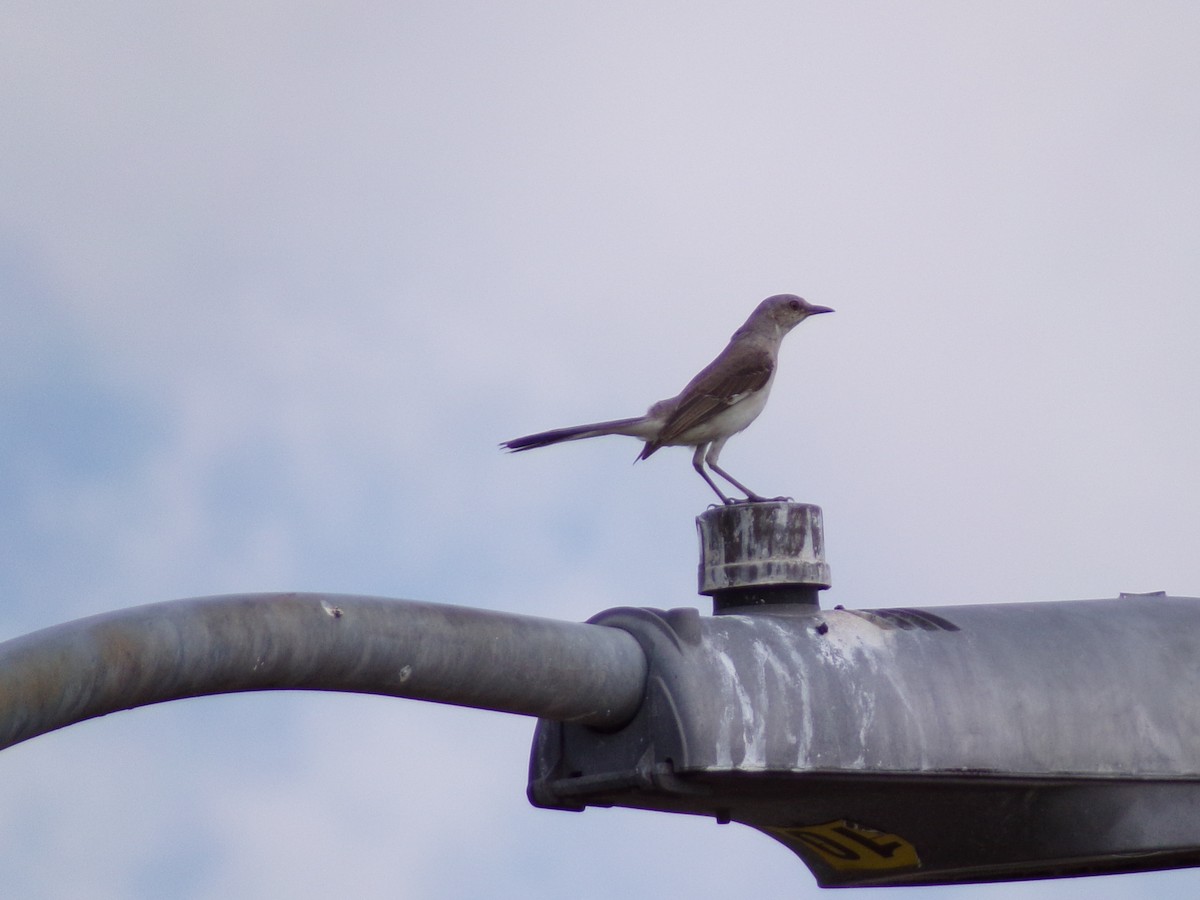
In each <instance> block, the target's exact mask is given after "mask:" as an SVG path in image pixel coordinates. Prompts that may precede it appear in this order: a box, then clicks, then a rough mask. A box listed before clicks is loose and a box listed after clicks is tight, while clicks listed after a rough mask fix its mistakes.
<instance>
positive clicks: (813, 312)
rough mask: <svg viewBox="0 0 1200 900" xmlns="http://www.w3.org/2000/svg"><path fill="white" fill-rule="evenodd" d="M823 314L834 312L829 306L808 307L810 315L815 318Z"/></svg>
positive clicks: (810, 305) (811, 305)
mask: <svg viewBox="0 0 1200 900" xmlns="http://www.w3.org/2000/svg"><path fill="white" fill-rule="evenodd" d="M823 312H833V310H832V309H830V308H829V307H828V306H814V305H813V304H811V303H810V304H809V305H808V314H809V315H810V316H815V315H816V314H817V313H823Z"/></svg>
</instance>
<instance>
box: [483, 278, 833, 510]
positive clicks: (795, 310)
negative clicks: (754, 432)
mask: <svg viewBox="0 0 1200 900" xmlns="http://www.w3.org/2000/svg"><path fill="white" fill-rule="evenodd" d="M828 312H833V310H832V309H830V308H829V307H827V306H816V305H814V304H811V303H809V302H808V301H806V300H804V299H803V298H802V297H797V296H796V295H795V294H776V295H775V296H773V297H768V298H767V299H766V300H764V301H763V302H762V303H760V304H758V306H757V307H756V308H755V310H754V312H752V313H751V314H750V318H748V319H747V320H746V322H745V324H743V325H742V327H741V328H739V329H738V330H737V331H735V332H734V333H733V336H732V337H731V338H730V339H729V344H728V345H727V346H726V347H725V349H724V350H722V351H721V353H720V355H718V356H717V358H716V359H714V360H713V361H712V362H711V363H709V364H708V365H707V366H705V367H704V369H703V370H701V372H700V373H699V374H698V375H697V376H696V377H695V378H693V379H692V380H691V381H689V382H688V383H687V385H686V386H685V387H684V389H683V390H682V391H680V392H679V394H677V395H676V396H674V397H671V398H670V399H668V400H660V401H659V402H658V403H655V404H654V405H653V406H651V407H650V409H648V410H647V411H646V414H645V415H643V416H635V417H633V418H630V419H613V420H612V421H609V422H593V423H591V424H589V425H574V426H571V427H568V428H555V429H553V430H551V431H541V432H538V433H537V434H530V435H526V436H524V437H519V438H513V439H512V440H510V441H505V442H504V443H503V444H501V445H500V446H501V447H504V448H506V449H508V450H511V451H513V452H517V451H521V450H532V449H534V448H535V447H546V446H549V445H550V444H558V443H562V442H563V441H578V440H582V439H583V438H591V437H599V436H601V435H606V434H621V435H628V436H629V437H636V438H640V439H641V440H643V441H645V442H646V443H645V446H644V447H642V452H641V453H640V454H638V459H646V458H647V457H649V456H650V455H651V454H653V453H655V452H656V451H657V450H658V449H659V448H660V447H695V448H696V452H695V453H694V454H693V456H692V466H693V467H694V468H695V469H696V471H697V472H699V473H700V477H701V478H703V479H704V480H705V481H706V482H707V483H708V486H709V487H711V488H712V489H713V490H714V491H715V492H716V494H717V496H718V497H720V498H721V501H722V502H724V503H733V502H735V501H733V500H731V499H730V498H729V497H727V496H726V495H725V494H724V493H723V492H722V491H721V489H720V488H719V487H717V485H716V482H714V481H713V480H712V478H711V477H709V475H708V473H707V472H706V471H705V468H704V467H705V465H707V466H708V468H710V469H712V470H713V471H714V472H716V473H717V474H718V475H720V476H721V477H722V478H724V479H725V480H726V481H728V482H729V483H730V484H732V485H733V486H734V487H736V488H737V489H738V490H740V491H741V492H742V493H744V494H745V495H746V499H747V500H753V501H760V500H765V499H766V498H765V497H761V496H759V495H758V494H756V493H754V492H753V491H751V490H750V489H749V488H747V487H746V486H745V485H743V484H741V483H740V482H738V481H737V480H736V479H734V478H733V476H731V475H730V474H729V473H728V472H726V471H724V470H723V469H722V468H721V467H720V466H719V465H718V464H717V461H718V459H719V458H720V455H721V449H722V448H723V447H724V446H725V442H726V441H727V440H729V438H731V437H732V436H733V435H735V434H737V433H738V432H739V431H742V430H743V429H745V428H746V427H747V426H748V425H749V424H750V423H751V422H753V421H754V420H755V419H756V418H758V414H759V413H761V412H762V410H763V407H764V406H765V405H766V403H767V397H768V396H769V395H770V391H771V385H772V383H773V382H774V380H775V368H776V364H777V360H778V358H779V347H780V344H781V343H782V342H783V338H784V336H785V335H786V334H787V333H788V332H789V331H791V330H792V329H793V328H795V327H796V326H797V325H799V324H800V323H801V322H803V321H804V320H805V319H807V318H808V317H809V316H813V315H817V314H819V313H828Z"/></svg>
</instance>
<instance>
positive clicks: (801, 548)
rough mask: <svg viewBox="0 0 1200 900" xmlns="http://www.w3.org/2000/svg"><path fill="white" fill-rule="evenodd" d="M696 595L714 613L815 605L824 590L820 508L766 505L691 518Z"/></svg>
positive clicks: (714, 510) (785, 503) (731, 508)
mask: <svg viewBox="0 0 1200 900" xmlns="http://www.w3.org/2000/svg"><path fill="white" fill-rule="evenodd" d="M696 529H697V531H698V532H699V534H700V593H701V594H705V595H707V596H711V597H713V598H714V606H715V609H716V611H718V612H719V611H721V610H722V609H724V608H728V607H732V606H754V605H763V604H767V603H796V602H799V603H805V604H809V605H811V604H815V603H816V592H817V591H818V590H824V589H825V588H827V587H829V585H830V577H829V565H828V564H827V563H826V562H825V534H824V525H823V521H822V517H821V507H819V506H814V505H813V504H811V503H792V502H790V501H772V502H767V503H732V504H728V505H726V506H716V507H713V508H712V509H709V510H707V511H706V512H704V513H703V514H702V515H700V516H697V517H696Z"/></svg>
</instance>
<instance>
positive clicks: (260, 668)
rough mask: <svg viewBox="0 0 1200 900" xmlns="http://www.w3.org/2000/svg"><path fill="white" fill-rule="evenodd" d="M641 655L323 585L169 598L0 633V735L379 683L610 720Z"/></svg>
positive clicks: (629, 688) (501, 617) (633, 702)
mask: <svg viewBox="0 0 1200 900" xmlns="http://www.w3.org/2000/svg"><path fill="white" fill-rule="evenodd" d="M645 673H646V660H645V657H644V655H643V653H642V651H641V649H640V648H639V646H638V644H637V642H636V641H635V640H634V639H633V638H632V637H630V635H628V634H627V633H625V632H624V631H621V630H619V629H615V628H605V627H602V626H598V625H586V624H581V623H575V622H559V621H555V620H552V619H544V618H536V617H533V616H518V615H511V614H505V613H498V612H489V611H486V610H478V609H469V608H467V607H461V606H447V605H439V604H433V603H418V602H414V601H403V600H383V599H376V598H370V597H353V596H344V595H334V594H242V595H232V596H226V597H209V598H199V599H191V600H177V601H172V602H168V603H157V604H153V605H150V606H140V607H135V608H132V609H126V610H121V611H119V612H113V613H107V614H104V615H99V616H93V617H91V618H87V619H80V620H78V621H75V622H69V623H66V624H64V625H58V626H55V627H52V628H47V629H44V630H42V631H38V632H35V633H33V634H29V635H26V636H24V637H21V638H17V639H15V640H11V641H7V642H5V643H3V644H0V748H2V747H7V746H10V745H12V744H15V743H17V742H19V741H23V740H27V739H28V738H31V737H34V736H35V735H38V734H42V733H44V732H47V731H51V730H53V729H56V728H62V727H63V726H65V725H70V724H72V723H74V722H80V721H83V720H84V719H89V718H92V717H94V716H101V715H104V714H106V713H110V712H114V711H116V710H121V709H129V708H132V707H137V706H145V705H147V704H150V703H160V702H162V701H165V700H176V699H180V698H184V697H196V696H201V695H206V694H220V693H229V692H235V691H257V690H322V691H351V692H357V693H367V694H385V695H388V696H393V697H409V698H413V699H420V700H433V701H437V702H442V703H454V704H458V705H461V706H473V707H479V708H483V709H495V710H501V711H505V712H513V713H521V714H525V715H533V716H540V717H542V718H546V719H555V720H558V719H561V720H564V721H573V722H580V723H586V724H588V725H593V726H601V727H613V726H616V725H619V724H621V723H622V722H624V721H627V720H628V719H629V718H630V717H631V716H632V715H633V714H634V712H635V711H636V709H637V707H638V705H639V704H640V702H641V698H642V694H643V687H644V683H645Z"/></svg>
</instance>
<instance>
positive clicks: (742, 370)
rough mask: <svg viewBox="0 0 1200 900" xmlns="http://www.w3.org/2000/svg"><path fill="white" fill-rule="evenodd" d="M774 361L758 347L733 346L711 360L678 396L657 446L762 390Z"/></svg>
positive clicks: (768, 353) (766, 352) (657, 437)
mask: <svg viewBox="0 0 1200 900" xmlns="http://www.w3.org/2000/svg"><path fill="white" fill-rule="evenodd" d="M774 367H775V360H774V358H773V357H772V355H771V353H770V352H769V351H767V350H765V349H761V348H757V347H744V346H740V347H733V348H730V352H729V353H728V354H722V355H721V356H719V357H717V358H716V359H714V360H713V361H712V362H711V363H709V364H708V366H706V367H705V368H704V370H703V371H701V372H700V374H699V375H697V376H696V377H695V378H693V379H692V380H691V381H690V382H688V386H687V387H685V388H684V389H683V391H682V392H681V393H680V395H679V402H678V403H677V404H676V406H675V409H674V410H672V412H671V414H670V415H669V416H668V417H667V421H666V422H664V423H663V427H662V430H661V431H660V432H659V433H658V435H657V436H656V437H655V439H654V443H655V444H656V445H657V446H660V447H661V446H666V445H669V444H670V443H671V442H672V441H674V440H675V439H676V438H678V437H679V436H680V435H683V434H686V433H687V432H688V431H689V430H690V429H692V428H694V427H695V426H697V425H699V424H701V423H702V422H705V421H707V420H708V419H709V418H711V417H712V416H714V415H716V414H717V413H719V412H722V411H723V410H726V409H728V408H729V407H731V406H733V404H735V403H737V402H738V401H739V400H741V399H742V398H744V397H745V396H746V395H747V394H752V393H754V392H755V391H759V390H762V389H763V388H764V387H766V385H767V382H768V381H770V380H771V371H772V369H773V368H774Z"/></svg>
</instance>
